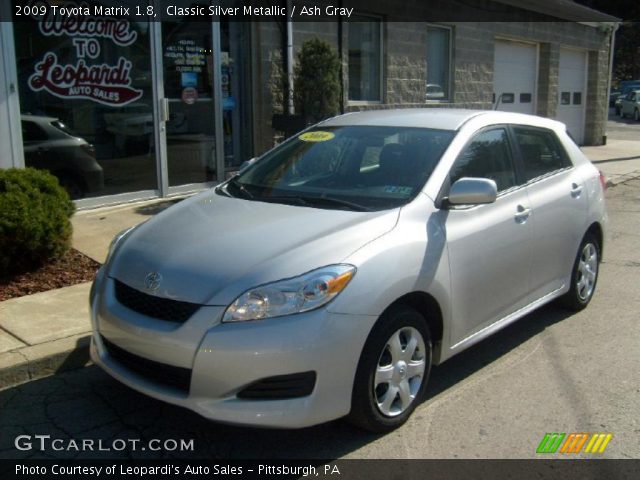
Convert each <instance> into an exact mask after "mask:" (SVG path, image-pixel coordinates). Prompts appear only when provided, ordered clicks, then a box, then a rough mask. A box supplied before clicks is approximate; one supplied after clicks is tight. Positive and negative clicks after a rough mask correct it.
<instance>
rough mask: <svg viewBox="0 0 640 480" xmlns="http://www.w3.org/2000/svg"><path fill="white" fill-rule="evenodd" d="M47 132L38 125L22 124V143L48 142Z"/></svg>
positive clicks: (31, 123) (32, 123)
mask: <svg viewBox="0 0 640 480" xmlns="http://www.w3.org/2000/svg"><path fill="white" fill-rule="evenodd" d="M46 139H47V134H46V132H45V131H44V130H43V129H42V128H40V127H39V126H38V125H36V124H35V123H34V122H26V121H23V122H22V141H23V142H37V141H41V140H46Z"/></svg>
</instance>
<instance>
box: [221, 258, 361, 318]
mask: <svg viewBox="0 0 640 480" xmlns="http://www.w3.org/2000/svg"><path fill="white" fill-rule="evenodd" d="M355 272H356V267H354V266H353V265H330V266H328V267H322V268H319V269H318V270H313V271H311V272H309V273H305V274H304V275H301V276H299V277H295V278H290V279H287V280H280V281H278V282H274V283H269V284H266V285H262V286H260V287H256V288H252V289H251V290H248V291H246V292H245V293H243V294H242V295H240V296H239V297H238V298H237V299H236V301H235V302H233V303H232V304H231V305H230V306H229V307H228V308H227V310H226V311H225V312H224V317H223V318H222V321H223V322H244V321H246V320H259V319H262V318H269V317H279V316H282V315H291V314H292V313H301V312H306V311H309V310H313V309H314V308H318V307H320V306H322V305H324V304H325V303H328V302H330V301H331V300H332V299H333V298H335V297H336V296H337V295H338V294H339V293H340V292H341V291H342V290H344V288H345V287H346V286H347V284H348V283H349V281H350V280H351V278H353V275H354V274H355Z"/></svg>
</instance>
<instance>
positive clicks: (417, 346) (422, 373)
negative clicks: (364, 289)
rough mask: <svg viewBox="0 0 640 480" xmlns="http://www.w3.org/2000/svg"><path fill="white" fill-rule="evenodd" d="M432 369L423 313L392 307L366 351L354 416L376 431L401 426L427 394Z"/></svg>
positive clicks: (353, 404)
mask: <svg viewBox="0 0 640 480" xmlns="http://www.w3.org/2000/svg"><path fill="white" fill-rule="evenodd" d="M430 370H431V336H430V334H429V328H428V327H427V322H426V321H425V319H424V317H423V316H422V315H421V314H420V313H419V312H417V311H416V310H414V309H413V308H411V307H408V306H398V307H392V308H391V309H390V310H389V311H387V312H385V314H383V316H382V317H380V320H379V321H378V323H377V324H376V325H375V327H374V328H373V330H372V331H371V333H370V334H369V337H368V339H367V342H366V344H365V346H364V349H363V351H362V355H361V357H360V362H359V363H358V369H357V373H356V378H355V382H354V387H353V394H352V400H351V413H350V414H349V420H350V421H351V422H352V423H354V424H356V425H357V426H359V427H362V428H364V429H366V430H369V431H372V432H379V433H382V432H388V431H391V430H393V429H395V428H397V427H399V426H400V425H402V424H403V423H404V422H405V421H406V420H407V419H408V418H409V416H410V415H411V414H412V413H413V411H414V410H415V408H416V406H417V405H418V404H419V403H420V400H421V399H422V397H423V396H424V391H425V388H426V385H427V380H428V378H429V372H430Z"/></svg>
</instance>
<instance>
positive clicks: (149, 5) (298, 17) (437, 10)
mask: <svg viewBox="0 0 640 480" xmlns="http://www.w3.org/2000/svg"><path fill="white" fill-rule="evenodd" d="M626 11H629V12H633V11H634V10H633V9H630V10H626ZM371 14H376V15H382V16H383V17H384V20H386V21H394V22H403V21H407V22H557V21H566V22H611V21H616V20H618V19H617V18H616V17H614V16H611V15H608V14H606V13H603V12H600V11H597V10H595V9H593V8H590V7H587V6H585V5H580V4H578V3H574V2H566V1H559V0H557V1H554V0H550V1H546V2H531V1H529V2H517V1H513V0H511V1H507V0H396V1H391V2H389V1H382V0H292V1H286V0H227V1H221V2H220V1H216V2H210V1H191V0H159V1H155V2H149V1H147V0H118V1H109V2H104V1H96V0H63V1H56V0H14V1H13V2H11V4H10V5H9V2H7V5H3V6H2V8H0V21H3V22H5V21H14V22H21V21H28V20H29V19H36V20H42V18H47V19H48V20H50V21H55V22H62V23H64V22H67V23H69V22H70V23H72V24H73V25H74V28H84V27H86V26H89V28H91V27H90V24H91V23H92V22H94V20H92V19H104V18H105V17H112V18H114V19H127V20H129V21H135V22H146V21H152V22H168V21H213V20H225V21H242V22H261V21H271V22H273V21H286V20H291V21H294V22H321V21H345V22H349V21H363V20H362V17H360V16H361V15H371ZM630 15H634V14H633V13H630ZM623 20H627V21H630V20H632V19H629V18H625V19H623Z"/></svg>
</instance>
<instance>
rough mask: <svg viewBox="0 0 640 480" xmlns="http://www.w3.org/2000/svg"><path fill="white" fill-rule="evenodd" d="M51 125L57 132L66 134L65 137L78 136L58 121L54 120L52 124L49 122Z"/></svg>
mask: <svg viewBox="0 0 640 480" xmlns="http://www.w3.org/2000/svg"><path fill="white" fill-rule="evenodd" d="M51 125H53V126H54V127H56V128H57V129H58V130H60V131H62V132H64V133H66V134H67V135H70V136H72V137H77V136H78V134H77V133H76V132H74V131H73V130H71V129H70V128H69V127H67V126H66V125H65V124H64V123H62V122H61V121H60V120H54V121H53V122H51Z"/></svg>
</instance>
